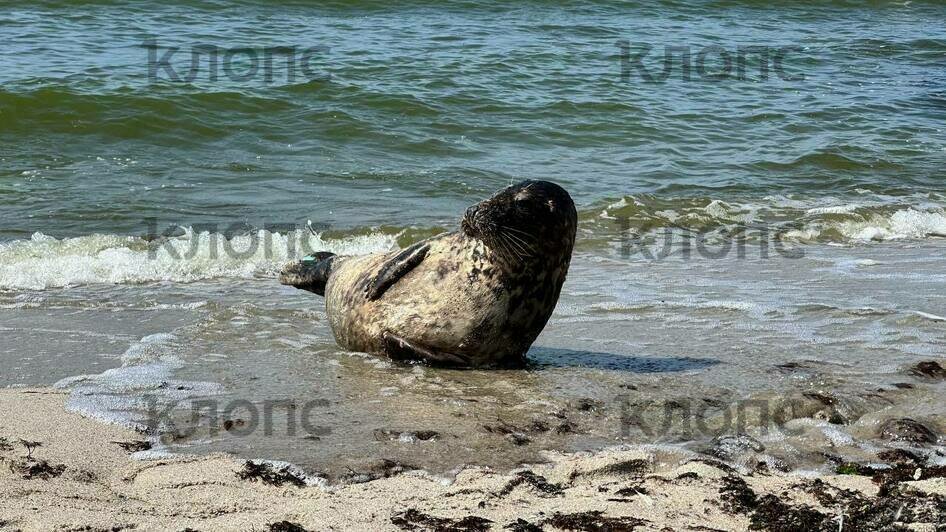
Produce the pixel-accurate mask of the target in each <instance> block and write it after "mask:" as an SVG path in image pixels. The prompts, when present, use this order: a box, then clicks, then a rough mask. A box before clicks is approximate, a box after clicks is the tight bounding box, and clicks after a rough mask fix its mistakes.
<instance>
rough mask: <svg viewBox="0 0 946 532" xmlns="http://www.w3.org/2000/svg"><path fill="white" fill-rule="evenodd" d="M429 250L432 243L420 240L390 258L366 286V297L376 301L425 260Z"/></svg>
mask: <svg viewBox="0 0 946 532" xmlns="http://www.w3.org/2000/svg"><path fill="white" fill-rule="evenodd" d="M428 251H430V244H428V243H426V242H418V243H416V244H414V245H413V246H410V247H408V248H405V249H404V250H402V251H401V252H400V253H398V254H397V255H395V256H393V257H391V258H390V259H388V261H387V262H385V263H384V265H383V266H381V269H380V270H379V271H378V275H376V276H375V278H374V279H372V280H371V281H370V282H369V283H368V286H366V287H365V298H366V299H368V300H369V301H374V300H376V299H378V298H379V297H381V296H382V295H383V294H384V291H385V290H387V289H388V288H390V287H391V285H393V284H394V283H396V282H398V280H400V278H401V277H404V276H405V275H406V274H407V272H409V271H411V270H413V269H414V268H416V267H417V265H418V264H420V263H421V262H423V261H424V258H425V257H426V256H427V252H428Z"/></svg>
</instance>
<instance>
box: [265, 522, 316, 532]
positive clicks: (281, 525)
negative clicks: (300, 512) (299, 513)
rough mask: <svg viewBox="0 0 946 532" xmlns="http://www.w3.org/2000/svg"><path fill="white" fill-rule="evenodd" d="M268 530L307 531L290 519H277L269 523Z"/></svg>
mask: <svg viewBox="0 0 946 532" xmlns="http://www.w3.org/2000/svg"><path fill="white" fill-rule="evenodd" d="M269 532H309V531H308V530H307V529H306V528H304V527H303V526H302V525H299V524H297V523H293V522H291V521H278V522H276V523H273V524H271V525H269Z"/></svg>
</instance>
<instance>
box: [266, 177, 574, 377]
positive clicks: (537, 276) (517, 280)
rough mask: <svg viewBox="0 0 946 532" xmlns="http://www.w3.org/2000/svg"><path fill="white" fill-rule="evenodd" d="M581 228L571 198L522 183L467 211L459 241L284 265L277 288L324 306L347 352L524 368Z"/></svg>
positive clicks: (440, 238) (455, 237)
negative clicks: (319, 299) (308, 295)
mask: <svg viewBox="0 0 946 532" xmlns="http://www.w3.org/2000/svg"><path fill="white" fill-rule="evenodd" d="M577 223H578V215H577V212H576V211H575V204H574V203H573V202H572V199H571V197H570V196H569V195H568V193H567V192H566V191H565V189H563V188H562V187H560V186H558V185H556V184H554V183H550V182H547V181H524V182H522V183H519V184H516V185H512V186H510V187H507V188H505V189H503V190H501V191H499V192H497V193H496V194H495V195H494V196H493V197H491V198H489V199H487V200H485V201H482V202H480V203H478V204H476V205H473V206H472V207H470V208H469V209H467V211H466V213H465V214H464V216H463V218H462V220H461V222H460V230H459V231H454V232H450V233H443V234H440V235H437V236H434V237H431V238H428V239H426V240H423V241H421V242H418V243H416V244H414V245H412V246H410V247H407V248H405V249H403V250H400V251H395V252H391V253H386V254H372V255H365V256H355V257H343V256H337V255H334V254H331V253H327V252H321V253H317V254H315V255H314V256H311V257H306V258H305V259H303V260H302V261H298V262H294V263H290V264H288V265H287V266H286V267H285V268H284V269H283V271H282V273H281V274H280V277H279V280H280V282H281V283H283V284H287V285H292V286H295V287H297V288H301V289H303V290H308V291H310V292H314V293H316V294H319V295H324V296H325V305H326V311H327V313H328V317H329V321H330V323H331V326H332V331H333V333H334V334H335V339H336V341H337V342H338V344H339V345H340V346H342V347H344V348H346V349H350V350H353V351H364V352H368V353H374V354H380V355H384V356H387V357H390V358H392V359H395V360H423V361H426V362H428V363H433V364H437V365H450V366H462V367H495V366H504V367H508V366H519V365H521V364H523V363H524V361H525V354H526V352H527V351H528V350H529V347H530V346H531V345H532V342H534V341H535V339H536V337H538V335H539V333H540V332H541V331H542V329H543V328H544V327H545V324H546V322H547V321H548V319H549V317H550V316H551V315H552V311H553V310H554V308H555V305H556V303H557V302H558V296H559V293H560V292H561V289H562V283H564V282H565V276H566V274H567V273H568V266H569V263H570V261H571V256H572V248H573V247H574V243H575V231H576V227H577Z"/></svg>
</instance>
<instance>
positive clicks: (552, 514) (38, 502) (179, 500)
mask: <svg viewBox="0 0 946 532" xmlns="http://www.w3.org/2000/svg"><path fill="white" fill-rule="evenodd" d="M65 398H66V397H65V393H64V392H61V391H57V390H48V389H36V390H23V389H19V390H0V412H2V417H0V438H2V439H0V461H2V462H3V464H2V465H0V529H4V530H7V529H9V530H19V529H22V530H54V529H55V530H125V529H137V530H185V529H191V530H457V531H467V530H469V531H476V530H513V531H535V530H585V531H591V530H602V531H608V530H610V531H621V530H670V529H672V530H717V529H719V530H745V529H747V528H750V527H751V528H757V529H772V530H803V529H807V530H813V529H823V530H838V529H839V527H840V529H841V530H855V529H860V530H868V529H878V528H882V527H884V526H886V525H890V524H892V523H899V524H902V525H903V526H904V527H906V528H909V529H916V530H936V529H937V528H938V527H939V529H940V530H942V527H943V523H944V521H946V519H944V516H946V502H944V501H946V497H944V495H946V478H943V471H942V468H940V469H937V468H935V467H934V468H925V469H924V468H917V467H915V464H914V465H912V466H904V467H900V468H895V469H893V470H890V471H888V472H887V473H886V474H884V475H875V477H874V478H872V477H871V476H862V475H825V476H819V477H814V476H810V475H809V476H802V475H792V474H784V473H777V474H763V473H758V472H757V473H754V474H751V475H744V474H739V473H737V472H736V471H733V470H732V469H730V468H729V467H728V466H726V465H725V464H721V463H714V462H711V461H706V460H694V459H692V458H689V459H682V460H680V461H679V462H678V463H672V464H663V465H657V463H658V462H661V463H662V462H664V461H665V460H658V459H657V458H658V457H657V456H655V455H654V454H653V453H650V452H647V451H644V450H622V451H615V450H611V451H602V452H598V453H594V454H570V455H549V463H547V464H542V465H536V466H532V467H530V468H527V469H521V470H517V471H513V472H510V473H502V474H500V473H494V472H491V471H489V470H486V469H482V468H468V469H465V470H463V471H461V472H460V473H459V474H458V475H457V478H456V480H455V481H454V482H452V483H448V482H446V481H444V480H442V479H436V478H431V477H429V476H427V475H426V474H424V473H422V472H416V471H415V472H404V473H400V474H394V473H396V472H397V469H396V468H391V467H389V468H387V469H386V470H385V472H386V474H394V476H390V477H388V478H380V479H376V480H372V481H369V482H364V483H360V484H351V485H345V486H337V487H333V488H325V487H323V486H316V485H304V486H298V485H296V484H299V482H298V479H297V478H296V477H294V476H293V475H292V474H291V473H290V472H285V471H283V472H280V471H279V467H272V466H269V465H262V466H256V467H254V466H253V465H252V464H250V465H249V466H248V465H247V462H246V461H245V460H240V459H235V458H233V457H229V456H223V455H211V456H201V457H174V458H165V459H152V460H141V459H132V458H131V457H130V456H129V454H130V451H129V450H126V449H125V448H123V446H122V445H119V444H118V443H115V442H135V441H140V440H141V439H142V438H141V436H140V435H139V434H137V433H135V432H132V431H129V430H125V429H123V428H120V427H117V426H111V425H105V424H102V423H99V422H96V421H93V420H89V419H85V418H82V417H80V416H78V415H76V414H72V413H67V412H66V411H65V409H64V401H65ZM26 442H37V443H38V444H39V445H38V446H35V445H34V444H33V443H26ZM126 446H127V445H126ZM917 469H919V472H918V471H916V470H917ZM241 477H243V478H241ZM914 478H919V479H920V480H918V481H917V480H914ZM274 482H275V483H280V484H281V485H274V484H273V483H274ZM842 516H843V521H842Z"/></svg>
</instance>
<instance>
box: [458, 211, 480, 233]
mask: <svg viewBox="0 0 946 532" xmlns="http://www.w3.org/2000/svg"><path fill="white" fill-rule="evenodd" d="M479 209H480V208H479V206H478V205H473V206H472V207H470V208H468V209H467V210H466V212H465V213H464V214H463V220H462V221H461V222H460V228H461V229H463V232H464V233H466V234H467V235H468V236H474V233H475V231H474V229H473V228H474V227H475V225H476V224H475V220H474V217H475V216H476V213H477V211H479Z"/></svg>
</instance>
